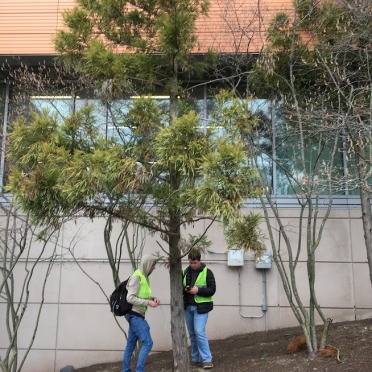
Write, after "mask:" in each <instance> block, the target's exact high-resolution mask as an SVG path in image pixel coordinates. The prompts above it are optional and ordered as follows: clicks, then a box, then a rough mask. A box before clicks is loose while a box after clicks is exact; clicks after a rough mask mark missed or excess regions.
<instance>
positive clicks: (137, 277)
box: [123, 255, 160, 372]
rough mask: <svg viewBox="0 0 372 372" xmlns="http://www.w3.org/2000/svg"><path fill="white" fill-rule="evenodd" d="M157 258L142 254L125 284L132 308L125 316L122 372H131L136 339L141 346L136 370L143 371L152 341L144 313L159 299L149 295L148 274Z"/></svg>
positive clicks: (155, 305) (152, 269) (157, 304)
mask: <svg viewBox="0 0 372 372" xmlns="http://www.w3.org/2000/svg"><path fill="white" fill-rule="evenodd" d="M156 261H157V258H156V257H155V256H153V255H144V256H143V257H142V260H141V265H140V268H139V269H137V270H135V271H134V273H133V274H132V276H131V277H130V279H129V281H128V284H127V290H128V294H127V301H128V302H129V303H131V304H132V305H133V307H132V310H131V311H130V312H129V313H128V314H127V315H126V316H125V317H126V319H127V321H128V322H129V330H128V338H127V346H126V348H125V351H124V359H123V372H131V369H130V362H131V359H132V354H133V351H134V349H135V348H136V344H137V341H138V340H141V343H142V347H141V350H140V353H139V356H138V361H137V367H136V372H144V371H145V363H146V359H147V356H148V355H149V353H150V351H151V349H152V345H153V341H152V338H151V334H150V326H149V325H148V323H147V321H146V319H145V314H146V310H147V307H148V306H150V307H158V306H159V305H160V301H159V299H158V298H156V297H152V296H151V288H150V281H149V276H150V274H151V273H152V272H153V271H154V269H155V266H156Z"/></svg>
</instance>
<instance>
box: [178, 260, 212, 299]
mask: <svg viewBox="0 0 372 372" xmlns="http://www.w3.org/2000/svg"><path fill="white" fill-rule="evenodd" d="M185 271H186V269H183V274H184V275H183V285H184V286H186V275H185ZM194 285H195V286H196V287H206V286H207V266H205V267H204V269H203V271H202V272H201V273H199V275H198V277H197V278H196V281H195V284H194ZM194 298H195V302H196V303H197V304H200V303H201V302H212V301H213V297H212V296H209V297H201V296H198V295H197V294H196V295H194Z"/></svg>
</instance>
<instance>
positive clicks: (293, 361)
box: [76, 319, 372, 372]
mask: <svg viewBox="0 0 372 372" xmlns="http://www.w3.org/2000/svg"><path fill="white" fill-rule="evenodd" d="M300 334H301V331H300V329H299V327H297V328H286V329H280V330H275V331H269V332H267V333H266V332H256V333H249V334H244V335H239V336H233V337H229V338H226V339H224V340H214V341H210V347H211V351H212V355H213V363H214V368H213V369H212V371H215V372H222V371H223V372H230V371H233V372H243V371H247V372H248V371H255V372H263V371H273V372H274V371H275V372H293V371H301V372H310V371H312V372H314V371H318V372H325V371H329V372H335V371H337V372H345V371H348V372H370V371H372V352H371V350H372V319H366V320H361V321H355V322H343V323H333V324H331V326H330V329H329V335H328V344H329V345H331V346H332V347H334V348H335V349H334V350H336V353H335V355H336V356H332V357H324V356H321V355H319V356H318V357H317V358H315V359H313V360H309V359H308V358H307V353H306V350H301V351H299V352H297V353H294V354H287V353H286V350H287V345H288V343H289V342H290V341H291V340H293V339H294V338H296V337H297V336H299V335H300ZM121 363H122V362H121V361H120V362H117V363H108V364H98V365H93V366H89V367H85V368H80V369H76V371H79V372H121ZM172 366H173V363H172V352H171V351H167V352H161V353H156V354H152V355H150V356H149V357H148V360H147V364H146V371H147V372H171V371H172V370H173V368H172ZM193 371H195V372H197V371H203V370H202V369H194V370H193Z"/></svg>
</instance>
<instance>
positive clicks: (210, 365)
mask: <svg viewBox="0 0 372 372" xmlns="http://www.w3.org/2000/svg"><path fill="white" fill-rule="evenodd" d="M203 368H204V369H211V368H213V364H212V362H205V363H203Z"/></svg>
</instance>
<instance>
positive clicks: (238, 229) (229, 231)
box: [225, 213, 265, 254]
mask: <svg viewBox="0 0 372 372" xmlns="http://www.w3.org/2000/svg"><path fill="white" fill-rule="evenodd" d="M261 219H262V217H261V216H260V215H259V214H253V213H250V214H249V215H246V216H241V217H239V218H237V219H235V220H233V221H232V222H231V223H229V224H228V225H227V226H226V228H225V238H226V242H227V247H228V248H229V249H236V248H242V249H244V250H245V251H248V250H252V251H254V252H256V253H258V254H261V253H262V252H263V251H264V250H265V246H264V244H263V241H264V239H265V236H264V235H263V234H262V233H261V230H260V228H259V224H260V222H261Z"/></svg>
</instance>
